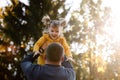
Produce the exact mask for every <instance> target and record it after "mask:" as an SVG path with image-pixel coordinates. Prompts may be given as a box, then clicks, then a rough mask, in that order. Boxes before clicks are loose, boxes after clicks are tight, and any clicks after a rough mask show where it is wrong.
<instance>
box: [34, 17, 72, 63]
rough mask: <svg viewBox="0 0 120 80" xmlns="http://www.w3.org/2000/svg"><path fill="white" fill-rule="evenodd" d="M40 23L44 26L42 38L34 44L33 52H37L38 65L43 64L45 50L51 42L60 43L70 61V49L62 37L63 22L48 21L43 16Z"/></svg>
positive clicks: (47, 18) (48, 19)
mask: <svg viewBox="0 0 120 80" xmlns="http://www.w3.org/2000/svg"><path fill="white" fill-rule="evenodd" d="M42 22H43V23H44V25H45V26H46V28H45V30H44V33H43V36H42V37H40V39H39V40H38V41H37V42H36V43H35V45H34V48H33V51H34V52H35V53H37V52H39V53H40V54H42V55H40V56H39V57H38V60H37V63H38V64H42V65H43V64H45V60H44V56H45V48H46V47H47V46H48V45H49V44H50V43H52V42H57V43H60V44H61V45H62V46H63V47H64V51H65V55H66V57H67V59H68V60H73V59H72V54H71V51H70V48H69V46H68V44H67V42H66V39H65V38H64V37H63V36H62V29H63V27H64V26H65V24H66V22H65V20H50V18H49V16H44V17H43V19H42Z"/></svg>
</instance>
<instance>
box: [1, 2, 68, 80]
mask: <svg viewBox="0 0 120 80" xmlns="http://www.w3.org/2000/svg"><path fill="white" fill-rule="evenodd" d="M11 2H12V5H10V6H7V7H5V8H4V9H3V10H4V11H3V13H2V18H3V21H1V23H0V24H3V25H4V26H3V25H1V26H0V47H1V49H0V50H1V51H0V80H26V77H25V76H24V75H23V73H22V70H21V68H20V62H21V60H22V58H23V56H25V55H26V54H27V52H29V51H32V47H33V44H34V42H36V41H37V40H38V38H39V37H40V36H42V30H43V27H44V26H43V24H42V22H41V19H42V17H43V16H44V15H46V14H48V15H50V17H51V19H58V17H57V16H58V9H59V8H60V7H61V6H64V1H62V0H58V1H53V0H29V5H25V4H24V3H22V2H20V1H18V0H11ZM65 13H66V11H64V12H63V13H61V14H62V15H59V16H61V17H64V16H65ZM11 42H12V44H11ZM10 67H11V69H9V68H10Z"/></svg>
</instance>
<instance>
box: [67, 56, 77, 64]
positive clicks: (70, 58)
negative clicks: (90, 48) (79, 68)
mask: <svg viewBox="0 0 120 80" xmlns="http://www.w3.org/2000/svg"><path fill="white" fill-rule="evenodd" d="M66 61H71V62H73V63H74V64H76V62H75V60H74V59H73V58H72V57H67V60H66Z"/></svg>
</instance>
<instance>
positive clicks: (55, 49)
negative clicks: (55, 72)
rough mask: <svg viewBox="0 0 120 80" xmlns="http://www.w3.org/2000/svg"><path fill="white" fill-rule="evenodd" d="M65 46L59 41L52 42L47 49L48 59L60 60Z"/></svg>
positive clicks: (52, 60)
mask: <svg viewBox="0 0 120 80" xmlns="http://www.w3.org/2000/svg"><path fill="white" fill-rule="evenodd" d="M63 55H64V48H63V47H62V45H60V44H58V43H51V44H50V45H48V47H47V49H46V60H47V61H51V62H59V61H61V59H62V58H63Z"/></svg>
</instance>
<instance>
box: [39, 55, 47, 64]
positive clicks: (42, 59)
mask: <svg viewBox="0 0 120 80" xmlns="http://www.w3.org/2000/svg"><path fill="white" fill-rule="evenodd" d="M37 63H38V64H41V65H44V64H45V60H44V58H43V55H41V56H39V57H38V60H37Z"/></svg>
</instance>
